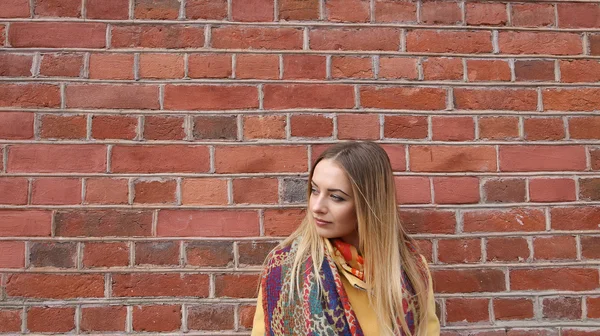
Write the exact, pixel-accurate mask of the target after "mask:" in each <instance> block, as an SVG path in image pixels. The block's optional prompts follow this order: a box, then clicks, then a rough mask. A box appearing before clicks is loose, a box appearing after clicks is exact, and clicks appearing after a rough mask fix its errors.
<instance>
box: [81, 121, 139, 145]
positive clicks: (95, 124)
mask: <svg viewBox="0 0 600 336" xmlns="http://www.w3.org/2000/svg"><path fill="white" fill-rule="evenodd" d="M137 125H138V118H137V117H135V116H125V115H95V116H93V117H92V138H94V139H123V140H133V139H134V138H135V137H136V136H137Z"/></svg>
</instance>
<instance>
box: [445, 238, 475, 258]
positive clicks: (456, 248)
mask: <svg viewBox="0 0 600 336" xmlns="http://www.w3.org/2000/svg"><path fill="white" fill-rule="evenodd" d="M438 259H439V261H440V262H442V263H446V264H457V263H474V262H480V261H481V241H480V240H479V239H440V240H439V241H438Z"/></svg>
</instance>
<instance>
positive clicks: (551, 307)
mask: <svg viewBox="0 0 600 336" xmlns="http://www.w3.org/2000/svg"><path fill="white" fill-rule="evenodd" d="M543 306H544V308H543V316H544V318H547V319H569V320H579V319H581V298H580V297H557V298H544V299H543Z"/></svg>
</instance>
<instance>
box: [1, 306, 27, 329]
mask: <svg viewBox="0 0 600 336" xmlns="http://www.w3.org/2000/svg"><path fill="white" fill-rule="evenodd" d="M22 312H23V309H13V308H2V309H0V332H20V331H21V324H22V322H21V316H22Z"/></svg>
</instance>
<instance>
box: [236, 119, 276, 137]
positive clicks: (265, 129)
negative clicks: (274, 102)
mask: <svg viewBox="0 0 600 336" xmlns="http://www.w3.org/2000/svg"><path fill="white" fill-rule="evenodd" d="M243 120H244V139H285V138H286V131H285V125H286V116H284V115H258V116H244V119H243Z"/></svg>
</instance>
